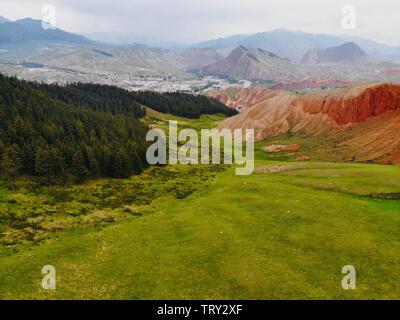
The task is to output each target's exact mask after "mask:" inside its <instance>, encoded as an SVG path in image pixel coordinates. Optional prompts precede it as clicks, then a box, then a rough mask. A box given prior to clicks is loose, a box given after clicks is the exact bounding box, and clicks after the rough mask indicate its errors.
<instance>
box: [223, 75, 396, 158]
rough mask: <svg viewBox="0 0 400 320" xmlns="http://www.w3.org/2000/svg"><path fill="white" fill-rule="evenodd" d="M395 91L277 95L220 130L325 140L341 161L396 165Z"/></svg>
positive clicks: (365, 88) (387, 87)
mask: <svg viewBox="0 0 400 320" xmlns="http://www.w3.org/2000/svg"><path fill="white" fill-rule="evenodd" d="M399 120H400V85H397V84H391V83H380V84H372V85H361V86H356V87H351V88H344V89H339V90H334V91H322V92H318V93H311V94H305V95H296V94H292V93H289V92H286V91H277V92H276V93H275V94H274V95H273V96H270V97H267V98H266V99H264V100H262V101H258V102H256V103H255V104H254V105H252V106H251V107H250V108H249V109H248V110H246V111H244V112H242V113H241V114H240V115H237V116H235V117H232V118H229V119H227V120H225V121H224V122H222V124H221V125H220V128H228V129H236V128H253V129H255V136H256V139H257V140H263V139H265V138H267V137H271V136H278V135H280V134H285V133H290V134H301V135H310V136H325V137H326V138H327V139H328V137H331V138H332V139H334V140H335V141H336V142H335V145H336V146H338V147H340V148H341V149H343V150H344V153H345V155H344V158H346V159H350V158H352V157H355V158H357V159H359V160H361V161H374V162H382V163H389V162H391V163H400V133H399V132H400V130H399V123H400V122H399Z"/></svg>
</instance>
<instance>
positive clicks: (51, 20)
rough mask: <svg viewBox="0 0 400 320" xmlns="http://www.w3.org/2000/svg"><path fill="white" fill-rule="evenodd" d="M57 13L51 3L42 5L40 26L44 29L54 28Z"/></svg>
mask: <svg viewBox="0 0 400 320" xmlns="http://www.w3.org/2000/svg"><path fill="white" fill-rule="evenodd" d="M56 24H57V15H56V8H55V7H54V6H52V5H46V6H43V7H42V28H43V29H44V30H53V29H56Z"/></svg>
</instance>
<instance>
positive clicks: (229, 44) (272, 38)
mask: <svg viewBox="0 0 400 320" xmlns="http://www.w3.org/2000/svg"><path fill="white" fill-rule="evenodd" d="M346 42H354V43H356V44H357V45H358V46H359V47H361V48H362V49H363V50H364V51H366V52H367V53H368V54H370V55H372V56H374V57H376V58H378V59H380V60H384V61H391V62H396V63H397V62H400V47H395V46H389V45H386V44H382V43H379V42H376V41H373V40H370V39H364V38H361V37H352V36H345V35H344V36H332V35H324V34H311V33H305V32H302V31H291V30H287V29H278V30H274V31H268V32H261V33H256V34H247V35H236V36H230V37H226V38H220V39H215V40H210V41H206V42H202V43H198V44H195V45H194V46H195V47H200V48H204V47H209V48H216V49H217V50H218V51H219V52H220V53H225V54H226V55H227V54H228V53H229V52H230V51H231V50H232V49H233V48H235V47H237V46H239V45H243V46H245V47H252V48H261V49H263V50H266V51H270V52H273V53H275V54H277V55H278V56H280V57H286V58H288V59H290V60H292V61H294V62H300V61H301V59H302V58H303V56H304V55H305V54H306V52H307V51H309V50H313V49H326V48H328V47H335V46H339V45H342V44H344V43H346Z"/></svg>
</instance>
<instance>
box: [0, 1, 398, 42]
mask: <svg viewBox="0 0 400 320" xmlns="http://www.w3.org/2000/svg"><path fill="white" fill-rule="evenodd" d="M0 2H1V4H0V15H2V16H4V17H6V18H8V19H11V20H15V19H19V18H24V17H32V18H37V19H41V18H42V16H43V14H42V7H43V6H46V5H52V6H54V8H55V9H56V26H57V27H58V28H61V29H64V30H66V31H70V32H75V33H80V34H91V33H104V32H106V33H115V34H118V33H126V34H137V35H149V36H152V37H155V38H157V39H161V40H164V41H171V42H178V43H179V42H181V43H196V42H200V41H205V40H209V39H215V38H220V37H224V36H228V35H233V34H247V33H256V32H263V31H270V30H274V29H278V28H286V29H290V30H301V31H304V32H311V33H325V34H333V35H339V34H346V35H352V36H362V37H366V38H370V39H373V40H376V41H379V42H382V43H387V44H390V45H396V46H400V33H399V32H398V30H399V29H400V19H399V15H400V1H398V0H379V1H378V0H275V1H271V0H0ZM346 5H347V6H348V5H350V6H353V7H354V8H355V19H356V20H355V21H356V25H355V28H354V29H348V28H344V27H343V24H342V20H343V19H344V17H345V14H344V13H343V11H342V10H343V7H344V6H346Z"/></svg>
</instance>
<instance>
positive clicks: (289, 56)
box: [0, 18, 400, 85]
mask: <svg viewBox="0 0 400 320" xmlns="http://www.w3.org/2000/svg"><path fill="white" fill-rule="evenodd" d="M1 21H3V23H0V63H1V64H0V71H2V72H6V73H8V74H13V75H19V76H21V77H23V78H28V79H31V80H32V79H40V80H43V81H46V82H74V81H86V82H101V83H108V82H111V83H115V84H117V85H119V84H121V83H124V82H129V81H130V78H131V77H166V78H170V77H173V78H177V79H194V78H196V77H198V75H201V76H210V75H211V76H215V77H221V76H223V77H227V78H232V79H236V80H251V81H269V82H282V83H287V82H301V81H304V80H306V79H313V80H318V81H319V80H348V81H376V80H379V81H381V80H391V81H397V80H400V65H397V64H395V63H391V62H385V61H386V60H385V59H384V57H388V58H389V57H390V59H391V60H393V61H394V60H396V59H399V60H400V49H399V48H395V47H390V46H386V45H380V44H378V43H376V42H373V41H370V40H365V39H356V40H354V41H355V42H350V43H349V42H348V41H347V40H344V39H342V38H340V37H337V36H328V35H314V34H307V33H304V32H300V31H295V32H294V31H288V30H285V29H279V30H276V31H271V32H264V33H258V34H253V35H237V36H231V37H227V38H222V39H217V40H211V41H208V42H205V43H201V44H197V45H192V46H191V45H187V49H186V50H184V51H174V50H169V49H165V48H161V47H149V46H146V45H142V44H132V45H129V44H128V45H114V44H109V43H103V42H98V41H94V40H91V39H89V38H87V37H84V36H81V35H76V34H72V33H69V32H65V31H63V30H60V29H49V30H45V29H43V28H42V23H41V21H39V20H33V19H30V18H27V19H21V20H17V21H15V22H11V21H7V20H6V19H5V18H3V19H1ZM357 42H359V43H362V44H363V45H365V47H366V49H364V48H362V47H360V46H359V45H358V43H357ZM368 50H371V51H373V52H374V54H375V56H372V55H371V53H370V52H368ZM397 51H398V55H397V54H396V52H397ZM300 62H302V63H300ZM329 64H332V66H327V65H329ZM338 64H339V65H340V66H339V67H337V65H338ZM196 70H197V71H196Z"/></svg>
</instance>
